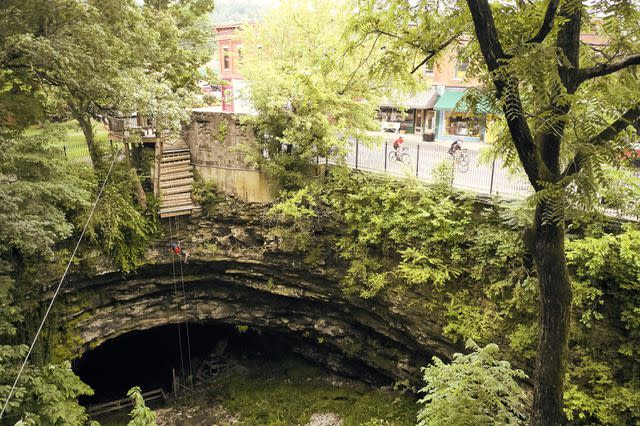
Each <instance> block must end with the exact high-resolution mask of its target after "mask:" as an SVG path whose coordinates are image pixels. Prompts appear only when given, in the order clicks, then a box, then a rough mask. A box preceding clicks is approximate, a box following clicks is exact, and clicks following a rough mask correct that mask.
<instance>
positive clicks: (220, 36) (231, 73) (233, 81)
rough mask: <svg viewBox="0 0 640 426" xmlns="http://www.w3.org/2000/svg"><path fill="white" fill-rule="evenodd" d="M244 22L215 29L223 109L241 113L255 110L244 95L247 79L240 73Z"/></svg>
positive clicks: (219, 26)
mask: <svg viewBox="0 0 640 426" xmlns="http://www.w3.org/2000/svg"><path fill="white" fill-rule="evenodd" d="M242 25H243V24H225V25H218V26H216V27H215V28H214V29H215V36H216V46H217V49H218V64H219V72H220V78H221V79H222V80H223V83H222V110H223V111H227V112H234V113H240V114H243V113H244V114H249V113H251V112H253V108H252V107H251V104H250V103H249V102H248V101H247V100H246V95H244V93H243V92H244V91H245V90H246V89H245V88H246V87H247V84H246V81H245V79H244V77H242V74H240V59H242V38H241V36H240V34H239V30H240V27H241V26H242Z"/></svg>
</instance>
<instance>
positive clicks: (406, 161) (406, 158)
mask: <svg viewBox="0 0 640 426" xmlns="http://www.w3.org/2000/svg"><path fill="white" fill-rule="evenodd" d="M400 161H401V162H402V164H409V163H411V157H410V156H409V154H407V153H406V152H405V153H402V154H401V155H400Z"/></svg>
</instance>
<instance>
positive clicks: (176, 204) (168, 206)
mask: <svg viewBox="0 0 640 426" xmlns="http://www.w3.org/2000/svg"><path fill="white" fill-rule="evenodd" d="M186 206H190V207H194V206H195V204H193V201H191V200H186V201H185V200H183V201H176V202H173V203H164V202H163V203H161V204H160V210H164V209H172V208H178V207H186Z"/></svg>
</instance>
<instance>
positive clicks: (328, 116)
mask: <svg viewBox="0 0 640 426" xmlns="http://www.w3.org/2000/svg"><path fill="white" fill-rule="evenodd" d="M348 17H349V15H348V10H347V8H346V7H345V6H339V5H337V4H334V3H332V2H328V1H322V0H288V1H286V2H283V3H281V4H280V5H279V6H278V7H277V8H274V9H272V10H271V11H270V12H269V13H267V15H266V16H265V18H264V20H263V21H261V22H260V23H258V24H251V25H248V26H247V27H246V28H244V29H243V31H242V37H243V40H244V42H243V43H244V44H243V55H244V58H243V60H242V62H241V67H242V73H243V75H244V76H245V77H246V78H247V81H248V85H249V96H250V99H251V101H252V103H253V106H254V107H255V109H256V110H257V116H256V117H255V118H253V119H251V120H250V122H251V124H252V125H253V127H254V128H255V130H256V133H257V137H258V141H259V144H260V148H262V149H258V150H255V151H254V152H259V153H260V154H262V152H263V150H266V151H267V152H268V155H269V161H265V160H264V158H262V157H255V158H254V159H255V160H256V161H257V162H259V163H260V164H262V165H264V166H266V167H267V169H268V170H269V171H270V172H271V173H272V174H273V175H275V176H277V177H278V178H279V180H280V182H281V183H282V184H283V185H285V186H289V187H291V186H295V185H296V184H297V183H299V182H300V179H301V178H302V176H303V174H304V168H305V167H306V166H307V165H308V164H310V163H311V162H312V161H315V159H316V157H317V156H318V155H320V156H334V157H339V156H340V155H341V154H344V152H345V149H346V147H347V144H348V138H349V137H358V138H363V139H366V135H365V134H364V133H363V131H364V130H367V129H373V128H374V126H375V122H374V121H373V115H374V111H375V108H376V104H375V103H374V102H372V101H373V100H375V99H376V98H377V96H376V93H377V92H378V89H379V87H381V86H382V83H381V82H375V81H372V80H371V79H370V78H368V77H367V73H366V70H367V68H366V66H365V64H367V63H368V62H370V61H372V60H374V59H375V58H376V57H377V49H375V48H374V46H375V43H374V46H371V45H369V46H368V47H369V48H368V50H367V51H366V52H361V51H359V50H355V49H354V50H347V48H348V46H349V45H350V43H347V42H348V40H347V39H345V38H343V33H344V29H346V25H347V22H348Z"/></svg>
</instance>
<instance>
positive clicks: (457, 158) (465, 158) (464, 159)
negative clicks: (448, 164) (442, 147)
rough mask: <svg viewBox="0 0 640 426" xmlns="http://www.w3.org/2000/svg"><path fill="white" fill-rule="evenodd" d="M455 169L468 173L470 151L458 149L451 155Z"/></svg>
mask: <svg viewBox="0 0 640 426" xmlns="http://www.w3.org/2000/svg"><path fill="white" fill-rule="evenodd" d="M451 157H452V161H453V167H455V168H456V169H458V170H459V171H460V172H461V173H466V172H467V170H469V151H468V150H466V149H458V150H456V151H455V152H454V153H452V154H451Z"/></svg>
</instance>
